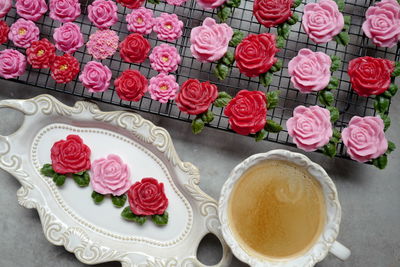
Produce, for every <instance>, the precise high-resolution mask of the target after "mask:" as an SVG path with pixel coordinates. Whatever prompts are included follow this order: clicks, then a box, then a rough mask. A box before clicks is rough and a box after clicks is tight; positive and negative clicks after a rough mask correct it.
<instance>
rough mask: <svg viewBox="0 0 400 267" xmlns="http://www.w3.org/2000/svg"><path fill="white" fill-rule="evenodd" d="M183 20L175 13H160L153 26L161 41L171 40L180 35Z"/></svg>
mask: <svg viewBox="0 0 400 267" xmlns="http://www.w3.org/2000/svg"><path fill="white" fill-rule="evenodd" d="M182 28H183V22H182V21H180V20H179V18H178V16H177V15H176V14H167V13H162V14H161V15H160V16H159V17H158V18H156V19H155V23H154V26H153V30H154V32H156V33H157V38H158V39H160V40H163V41H169V42H173V41H174V40H176V39H178V38H180V37H181V36H182Z"/></svg>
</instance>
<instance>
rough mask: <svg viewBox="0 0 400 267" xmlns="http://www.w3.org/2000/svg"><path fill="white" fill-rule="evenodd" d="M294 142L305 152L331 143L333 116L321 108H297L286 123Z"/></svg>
mask: <svg viewBox="0 0 400 267" xmlns="http://www.w3.org/2000/svg"><path fill="white" fill-rule="evenodd" d="M286 128H287V130H288V133H289V135H290V136H291V137H292V138H293V142H294V143H295V144H296V145H297V147H298V148H301V149H303V150H304V151H315V150H317V149H318V148H321V147H323V146H325V145H326V144H328V143H329V140H330V138H331V137H332V134H333V130H332V123H331V114H330V112H329V110H327V109H325V108H321V107H319V106H311V107H308V108H307V107H305V106H297V107H296V108H295V109H294V111H293V117H291V118H290V119H289V120H288V121H287V122H286Z"/></svg>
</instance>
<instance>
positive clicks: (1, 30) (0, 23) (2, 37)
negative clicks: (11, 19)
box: [0, 20, 10, 44]
mask: <svg viewBox="0 0 400 267" xmlns="http://www.w3.org/2000/svg"><path fill="white" fill-rule="evenodd" d="M9 31H10V27H8V25H7V23H6V22H5V21H4V20H0V44H4V43H5V42H7V41H8V32H9Z"/></svg>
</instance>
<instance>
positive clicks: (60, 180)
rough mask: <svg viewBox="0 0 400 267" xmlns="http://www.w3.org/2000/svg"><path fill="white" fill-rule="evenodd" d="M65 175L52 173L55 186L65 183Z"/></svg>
mask: <svg viewBox="0 0 400 267" xmlns="http://www.w3.org/2000/svg"><path fill="white" fill-rule="evenodd" d="M66 178H67V177H66V176H65V175H62V174H58V173H54V175H53V182H54V183H55V184H56V185H57V186H62V185H63V184H64V183H65V179H66Z"/></svg>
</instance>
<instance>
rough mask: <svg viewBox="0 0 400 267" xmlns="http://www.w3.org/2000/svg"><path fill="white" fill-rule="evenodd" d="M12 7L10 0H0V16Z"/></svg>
mask: <svg viewBox="0 0 400 267" xmlns="http://www.w3.org/2000/svg"><path fill="white" fill-rule="evenodd" d="M11 7H12V0H0V18H2V17H4V16H5V15H7V13H8V12H9V11H10V9H11Z"/></svg>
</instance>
